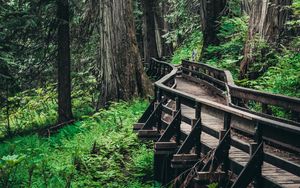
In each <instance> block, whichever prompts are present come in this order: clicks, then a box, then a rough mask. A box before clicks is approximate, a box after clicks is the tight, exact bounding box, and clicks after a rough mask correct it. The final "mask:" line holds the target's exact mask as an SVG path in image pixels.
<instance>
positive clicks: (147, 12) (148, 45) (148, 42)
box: [142, 0, 158, 64]
mask: <svg viewBox="0 0 300 188" xmlns="http://www.w3.org/2000/svg"><path fill="white" fill-rule="evenodd" d="M156 1H157V0H151V1H149V0H142V9H143V34H144V40H143V42H144V60H145V63H146V64H149V63H150V59H151V57H154V58H157V57H158V51H157V44H156V31H155V28H156V27H155V5H156Z"/></svg>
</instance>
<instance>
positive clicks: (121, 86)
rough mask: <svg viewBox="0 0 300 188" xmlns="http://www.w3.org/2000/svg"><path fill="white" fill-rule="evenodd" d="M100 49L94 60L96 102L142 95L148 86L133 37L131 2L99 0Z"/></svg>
mask: <svg viewBox="0 0 300 188" xmlns="http://www.w3.org/2000/svg"><path fill="white" fill-rule="evenodd" d="M99 7H100V8H99V11H100V19H99V20H100V21H101V22H100V23H99V24H100V26H99V29H100V43H99V45H100V48H99V53H98V59H97V62H98V63H97V70H98V75H97V77H98V82H99V87H100V88H99V89H100V93H101V96H100V100H99V103H98V105H97V108H99V107H105V106H106V105H108V101H110V100H119V99H122V100H129V99H132V98H133V97H136V96H145V95H146V94H148V93H149V92H150V91H151V89H152V87H151V83H150V81H149V79H148V78H147V76H146V75H145V73H144V71H143V65H142V62H141V57H140V55H139V51H138V47H137V40H136V35H135V27H134V18H133V12H132V2H131V0H118V1H111V0H100V1H99Z"/></svg>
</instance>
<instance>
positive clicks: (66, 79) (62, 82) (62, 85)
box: [57, 0, 73, 123]
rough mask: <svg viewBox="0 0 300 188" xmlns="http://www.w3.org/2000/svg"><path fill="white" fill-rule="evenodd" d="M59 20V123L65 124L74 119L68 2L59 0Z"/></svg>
mask: <svg viewBox="0 0 300 188" xmlns="http://www.w3.org/2000/svg"><path fill="white" fill-rule="evenodd" d="M57 19H58V21H59V25H58V33H57V43H58V56H57V64H58V89H57V90H58V122H59V123H63V122H66V121H69V120H71V119H73V115H72V106H71V75H70V72H71V60H70V59H71V58H70V33H69V32H70V28H69V2H68V0H57Z"/></svg>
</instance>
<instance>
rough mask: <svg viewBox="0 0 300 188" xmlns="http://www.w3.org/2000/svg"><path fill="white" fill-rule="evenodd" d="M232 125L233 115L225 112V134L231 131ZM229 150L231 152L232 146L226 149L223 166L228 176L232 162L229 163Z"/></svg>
mask: <svg viewBox="0 0 300 188" xmlns="http://www.w3.org/2000/svg"><path fill="white" fill-rule="evenodd" d="M230 124H231V114H230V113H228V112H224V125H223V126H224V130H225V133H226V132H227V131H228V130H230V127H231V126H230ZM228 139H231V135H229V138H228ZM229 150H230V144H229V145H227V146H226V147H225V150H224V156H223V157H224V162H223V165H222V170H223V171H224V172H225V173H226V174H227V173H228V170H229V166H230V162H229Z"/></svg>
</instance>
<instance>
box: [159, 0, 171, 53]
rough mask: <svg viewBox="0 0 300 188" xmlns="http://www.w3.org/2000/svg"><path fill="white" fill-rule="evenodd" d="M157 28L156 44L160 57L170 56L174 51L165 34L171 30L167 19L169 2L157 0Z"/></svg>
mask: <svg viewBox="0 0 300 188" xmlns="http://www.w3.org/2000/svg"><path fill="white" fill-rule="evenodd" d="M155 3H156V5H155V28H156V44H157V49H158V56H159V57H166V56H170V55H172V53H173V46H172V44H167V41H166V39H165V38H163V35H165V34H166V33H168V32H169V23H168V22H167V21H166V20H165V16H166V15H167V11H168V6H169V5H168V2H161V3H159V1H157V0H156V1H155Z"/></svg>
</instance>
